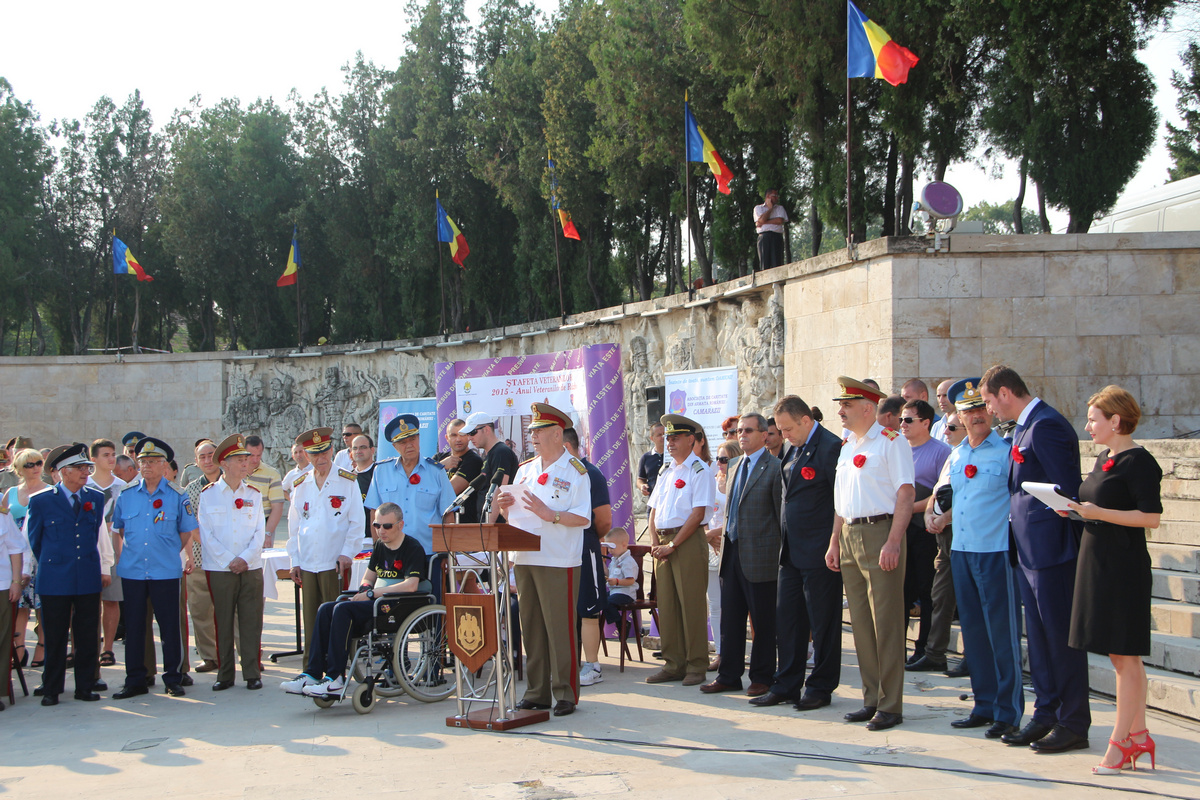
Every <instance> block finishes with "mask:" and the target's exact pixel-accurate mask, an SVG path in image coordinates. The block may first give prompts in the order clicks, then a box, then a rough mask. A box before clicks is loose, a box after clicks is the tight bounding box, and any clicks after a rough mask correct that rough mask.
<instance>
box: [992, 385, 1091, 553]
mask: <svg viewBox="0 0 1200 800" xmlns="http://www.w3.org/2000/svg"><path fill="white" fill-rule="evenodd" d="M1013 446H1014V447H1015V448H1016V452H1019V453H1020V456H1019V457H1018V456H1017V455H1016V452H1014V454H1013V456H1012V461H1011V462H1010V463H1009V472H1008V490H1009V492H1010V493H1011V495H1012V497H1011V501H1010V506H1009V508H1010V519H1011V521H1012V532H1013V539H1014V540H1015V541H1016V546H1017V557H1018V558H1019V559H1020V563H1021V566H1023V567H1025V568H1026V569H1046V568H1047V567H1053V566H1057V565H1059V564H1065V563H1067V562H1068V561H1072V560H1073V559H1074V558H1075V556H1076V555H1077V554H1078V552H1079V537H1080V533H1081V530H1080V527H1079V526H1078V525H1077V524H1076V523H1075V522H1072V521H1071V520H1069V519H1065V518H1063V517H1060V516H1059V515H1058V514H1056V513H1054V512H1053V511H1051V510H1050V509H1048V508H1047V507H1046V504H1045V503H1043V502H1042V501H1040V500H1038V499H1037V498H1036V497H1033V496H1032V495H1030V494H1028V493H1026V492H1025V491H1023V490H1022V489H1021V484H1022V483H1023V482H1025V481H1033V482H1035V483H1055V484H1058V485H1059V486H1060V487H1061V488H1062V490H1063V491H1064V492H1066V493H1067V494H1069V495H1071V497H1075V498H1078V497H1079V484H1080V483H1081V482H1082V479H1081V478H1080V466H1079V437H1078V436H1076V435H1075V429H1074V428H1072V427H1071V423H1069V422H1067V420H1066V418H1065V417H1064V416H1063V415H1062V414H1060V413H1058V412H1057V411H1055V410H1054V409H1053V408H1051V407H1050V406H1049V405H1047V404H1046V401H1044V400H1043V401H1041V402H1039V403H1038V404H1037V405H1036V406H1034V407H1033V410H1032V411H1030V412H1029V418H1028V419H1027V420H1025V424H1024V425H1023V426H1021V427H1019V428H1017V430H1016V431H1015V432H1014V433H1013Z"/></svg>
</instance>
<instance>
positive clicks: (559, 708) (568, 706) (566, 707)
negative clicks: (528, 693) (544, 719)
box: [554, 700, 575, 717]
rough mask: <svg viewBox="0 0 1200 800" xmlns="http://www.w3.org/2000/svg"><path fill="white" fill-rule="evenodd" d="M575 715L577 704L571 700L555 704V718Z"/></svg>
mask: <svg viewBox="0 0 1200 800" xmlns="http://www.w3.org/2000/svg"><path fill="white" fill-rule="evenodd" d="M574 713H575V704H574V703H572V702H571V701H570V700H559V701H558V702H557V703H555V704H554V716H556V717H566V716H570V715H571V714H574Z"/></svg>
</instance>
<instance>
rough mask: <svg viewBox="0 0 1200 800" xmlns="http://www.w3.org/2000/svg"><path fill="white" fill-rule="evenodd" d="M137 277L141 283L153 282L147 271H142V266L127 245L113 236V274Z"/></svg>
mask: <svg viewBox="0 0 1200 800" xmlns="http://www.w3.org/2000/svg"><path fill="white" fill-rule="evenodd" d="M131 272H132V273H133V274H134V275H137V279H138V280H139V281H152V280H154V278H151V277H150V276H149V275H147V274H146V270H144V269H142V265H141V264H139V263H138V260H137V259H136V258H134V257H133V253H131V252H129V248H128V247H126V246H125V243H124V242H122V241H121V240H120V239H118V238H117V237H116V235H115V234H114V235H113V274H114V275H128V274H129V273H131Z"/></svg>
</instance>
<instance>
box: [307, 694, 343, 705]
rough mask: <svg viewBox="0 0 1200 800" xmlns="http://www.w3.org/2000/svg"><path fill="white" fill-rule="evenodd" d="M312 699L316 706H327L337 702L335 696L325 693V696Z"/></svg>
mask: <svg viewBox="0 0 1200 800" xmlns="http://www.w3.org/2000/svg"><path fill="white" fill-rule="evenodd" d="M312 701H313V703H315V704H316V706H317V708H329V707H330V706H331V705H333V704H334V703H336V702H337V698H336V697H330V696H329V695H326V696H325V697H314V698H313V699H312Z"/></svg>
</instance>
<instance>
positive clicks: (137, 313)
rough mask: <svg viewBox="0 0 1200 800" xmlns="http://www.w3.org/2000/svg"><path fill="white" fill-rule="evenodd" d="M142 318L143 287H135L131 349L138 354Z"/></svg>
mask: <svg viewBox="0 0 1200 800" xmlns="http://www.w3.org/2000/svg"><path fill="white" fill-rule="evenodd" d="M141 316H142V287H141V286H134V287H133V342H132V345H133V346H132V347H131V348H130V352H131V353H137V352H138V323H140V322H141Z"/></svg>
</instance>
